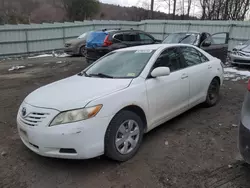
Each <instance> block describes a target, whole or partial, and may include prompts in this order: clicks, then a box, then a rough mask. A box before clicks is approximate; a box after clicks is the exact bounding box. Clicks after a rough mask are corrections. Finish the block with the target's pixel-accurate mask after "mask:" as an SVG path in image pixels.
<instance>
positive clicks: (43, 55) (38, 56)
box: [28, 54, 53, 59]
mask: <svg viewBox="0 0 250 188" xmlns="http://www.w3.org/2000/svg"><path fill="white" fill-rule="evenodd" d="M42 57H53V55H52V54H42V55H37V56H32V57H28V59H35V58H42Z"/></svg>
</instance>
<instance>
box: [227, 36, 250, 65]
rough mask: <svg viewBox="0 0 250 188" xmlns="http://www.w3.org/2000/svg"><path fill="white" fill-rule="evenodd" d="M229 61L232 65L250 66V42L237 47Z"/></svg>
mask: <svg viewBox="0 0 250 188" xmlns="http://www.w3.org/2000/svg"><path fill="white" fill-rule="evenodd" d="M229 60H230V63H231V64H232V65H250V40H249V41H247V42H245V43H241V44H239V45H237V46H235V47H234V48H233V50H232V52H231V53H230V55H229Z"/></svg>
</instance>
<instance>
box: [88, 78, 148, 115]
mask: <svg viewBox="0 0 250 188" xmlns="http://www.w3.org/2000/svg"><path fill="white" fill-rule="evenodd" d="M98 104H102V105H103V107H102V109H101V110H100V112H99V113H98V114H97V116H98V117H107V116H111V117H113V116H115V114H117V113H118V112H119V111H120V110H121V109H123V108H125V107H127V106H131V105H135V106H138V107H140V108H141V109H142V110H143V111H144V113H145V116H146V119H147V117H148V100H147V93H146V87H145V82H142V83H139V84H133V83H131V85H130V86H129V87H127V88H125V89H123V90H120V91H117V92H115V93H111V94H109V95H106V96H103V97H101V98H98V99H96V100H94V101H91V102H90V103H89V104H88V105H87V106H94V105H98Z"/></svg>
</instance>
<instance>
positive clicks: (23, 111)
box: [22, 107, 27, 116]
mask: <svg viewBox="0 0 250 188" xmlns="http://www.w3.org/2000/svg"><path fill="white" fill-rule="evenodd" d="M26 113H27V112H26V108H25V107H23V109H22V116H25V115H26Z"/></svg>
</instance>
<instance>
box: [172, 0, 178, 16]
mask: <svg viewBox="0 0 250 188" xmlns="http://www.w3.org/2000/svg"><path fill="white" fill-rule="evenodd" d="M176 4H177V0H174V7H173V20H174V19H175V12H176Z"/></svg>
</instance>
